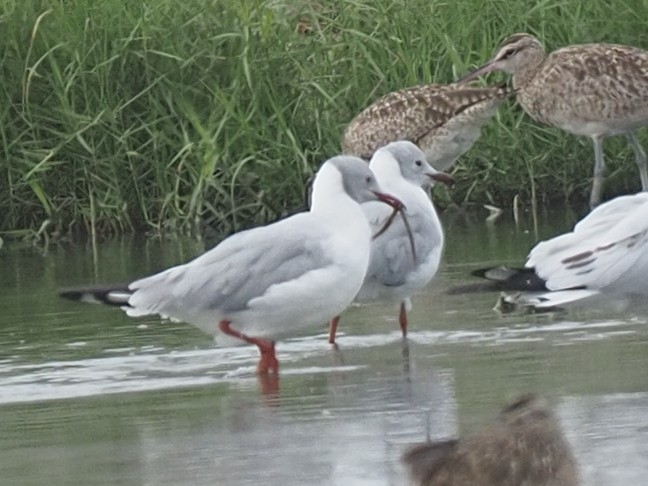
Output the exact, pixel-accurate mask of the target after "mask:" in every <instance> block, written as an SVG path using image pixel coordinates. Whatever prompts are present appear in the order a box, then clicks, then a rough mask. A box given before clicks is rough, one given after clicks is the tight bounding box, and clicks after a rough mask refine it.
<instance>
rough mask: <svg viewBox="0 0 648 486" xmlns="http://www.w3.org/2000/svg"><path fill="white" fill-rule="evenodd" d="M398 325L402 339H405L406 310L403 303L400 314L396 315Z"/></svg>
mask: <svg viewBox="0 0 648 486" xmlns="http://www.w3.org/2000/svg"><path fill="white" fill-rule="evenodd" d="M398 323H399V324H400V328H401V331H402V332H403V337H407V308H406V305H405V301H403V302H401V305H400V313H399V314H398Z"/></svg>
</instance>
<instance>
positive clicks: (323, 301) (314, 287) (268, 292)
mask: <svg viewBox="0 0 648 486" xmlns="http://www.w3.org/2000/svg"><path fill="white" fill-rule="evenodd" d="M369 201H376V202H377V203H380V204H381V205H385V206H386V207H388V206H391V207H392V208H394V209H395V210H403V209H404V206H403V204H402V203H401V202H400V201H399V200H398V199H396V198H395V197H393V196H390V195H389V194H386V193H384V192H383V190H382V189H381V187H380V185H379V184H378V182H377V181H376V177H375V176H374V174H373V173H372V172H371V170H370V169H369V167H367V164H366V163H365V162H364V161H362V160H361V159H359V158H356V157H351V156H337V157H333V158H331V159H329V160H328V161H326V162H325V163H324V164H323V165H322V167H321V168H320V170H319V171H318V172H317V175H316V177H315V181H314V184H313V194H312V206H311V208H310V210H309V211H306V212H301V213H298V214H295V215H293V216H290V217H288V218H285V219H283V220H281V221H278V222H276V223H273V224H269V225H267V226H261V227H257V228H254V229H250V230H247V231H241V232H239V233H236V234H234V235H232V236H230V237H228V238H226V239H225V240H224V241H222V242H221V243H220V244H219V245H217V246H216V247H214V248H213V249H211V250H209V251H208V252H206V253H204V254H203V255H201V256H199V257H198V258H196V259H194V260H192V261H190V262H188V263H185V264H183V265H178V266H176V267H173V268H170V269H168V270H165V271H163V272H160V273H158V274H155V275H152V276H150V277H147V278H143V279H140V280H135V281H134V282H132V283H130V284H128V285H122V286H115V287H104V288H86V289H74V290H66V291H62V292H61V296H63V297H66V298H70V299H74V300H83V301H95V302H101V303H105V304H110V305H115V306H119V307H122V308H123V309H125V310H126V312H127V313H128V314H129V315H131V316H140V315H149V314H159V315H161V316H164V317H168V318H171V319H174V320H179V321H184V322H187V323H190V324H193V325H194V326H196V327H198V328H200V329H202V330H203V331H205V332H207V333H209V334H212V335H213V336H214V337H215V340H216V342H217V343H219V344H221V345H223V344H224V345H231V344H242V343H248V344H253V345H255V346H257V347H258V348H259V351H260V353H261V359H260V361H259V365H258V368H257V370H258V373H259V374H260V375H267V374H269V373H272V374H275V373H277V372H278V369H279V362H278V360H277V358H276V356H275V341H276V340H277V339H279V338H283V337H287V336H291V335H293V334H295V333H297V332H300V331H302V330H304V329H308V328H310V327H316V326H318V325H321V324H323V323H325V322H328V321H329V320H330V319H331V318H332V317H333V316H336V315H338V314H340V313H341V312H342V311H343V310H344V309H345V308H346V307H347V306H348V305H349V304H351V302H352V301H353V299H354V297H355V295H356V294H357V293H358V290H359V289H360V287H361V285H362V282H363V280H364V277H365V274H366V272H367V266H368V264H369V254H370V242H371V236H372V231H371V228H370V226H369V223H368V221H367V218H366V217H365V215H364V212H363V210H362V207H361V204H362V203H366V202H369ZM388 211H389V210H388Z"/></svg>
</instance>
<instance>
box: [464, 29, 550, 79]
mask: <svg viewBox="0 0 648 486" xmlns="http://www.w3.org/2000/svg"><path fill="white" fill-rule="evenodd" d="M544 58H545V50H544V48H543V47H542V44H541V43H540V41H539V40H538V39H537V38H536V37H535V36H532V35H531V34H526V33H520V34H513V35H512V36H510V37H507V38H506V39H504V41H503V42H502V43H501V44H500V46H499V48H498V49H497V51H496V52H495V54H494V55H493V57H492V58H491V60H490V61H488V62H487V63H486V64H484V65H483V66H480V67H479V68H477V69H475V70H474V71H472V72H470V73H468V74H467V75H466V76H464V77H463V78H461V79H460V80H459V81H458V82H459V83H465V82H468V81H471V80H473V79H475V78H477V77H479V76H481V75H483V74H486V73H489V72H491V71H504V72H506V73H508V74H513V75H515V74H517V73H520V72H522V71H524V70H526V69H528V68H530V67H531V66H535V65H537V64H539V63H541V62H542V60H543V59H544Z"/></svg>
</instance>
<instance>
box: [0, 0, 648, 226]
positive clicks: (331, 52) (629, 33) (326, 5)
mask: <svg viewBox="0 0 648 486" xmlns="http://www.w3.org/2000/svg"><path fill="white" fill-rule="evenodd" d="M0 5H1V6H2V8H1V9H0V12H1V13H0V55H1V62H0V69H1V72H2V78H1V83H0V91H1V93H2V100H1V101H0V232H4V231H9V230H28V229H29V230H32V231H37V230H38V229H39V228H41V227H43V223H44V222H47V223H48V224H47V226H46V227H47V228H49V230H50V231H56V232H59V233H67V232H70V231H72V232H85V231H88V232H94V233H95V234H104V235H105V234H116V233H123V232H129V231H142V230H149V231H162V230H171V231H194V230H196V229H198V228H200V227H202V226H209V227H212V228H215V229H216V230H217V231H219V232H223V233H227V232H230V231H233V230H235V229H238V228H241V227H244V226H249V225H252V224H256V223H260V222H266V221H268V220H271V219H273V218H276V217H277V216H280V215H283V214H286V213H290V212H293V211H295V210H297V209H299V208H300V207H301V206H302V200H303V197H302V192H303V186H304V182H305V180H306V178H307V177H308V176H309V175H311V174H312V173H313V172H314V171H315V170H316V169H317V167H318V165H319V164H320V163H321V162H322V161H323V160H324V159H325V158H327V157H329V156H331V155H334V154H336V153H337V152H338V151H339V139H340V134H341V132H342V130H343V127H344V124H345V123H346V122H347V121H348V120H349V119H350V118H351V117H352V116H353V115H354V114H355V113H357V112H358V111H360V110H361V109H362V108H364V107H365V106H366V105H367V104H369V103H370V102H372V101H373V100H375V99H376V98H377V97H379V96H380V95H382V94H384V93H387V92H389V91H392V90H395V89H399V88H402V87H406V86H410V85H415V84H420V83H428V82H449V81H452V80H453V79H455V78H456V77H457V76H459V75H461V74H462V73H464V72H466V71H467V70H468V69H469V68H470V67H472V66H474V65H477V64H479V63H481V62H483V61H485V60H486V59H487V58H489V57H490V55H491V54H492V52H493V50H494V49H495V48H496V46H497V45H498V43H499V42H500V41H501V40H502V38H503V37H506V36H507V35H509V34H511V33H513V32H518V31H530V32H533V33H535V34H537V35H538V36H539V37H540V38H542V39H543V40H544V41H545V42H546V45H547V48H548V49H554V48H557V47H559V46H561V45H564V44H568V43H575V42H597V41H608V42H619V43H626V44H632V45H637V46H642V47H645V48H648V30H646V28H645V20H644V19H646V18H648V4H647V3H646V2H644V1H642V0H620V1H617V2H614V3H613V5H612V4H611V3H609V2H605V1H603V0H592V1H590V2H588V3H587V8H586V9H585V8H584V7H582V6H581V5H582V2H578V1H575V0H573V1H566V0H563V1H541V2H536V1H534V2H525V1H520V2H511V1H509V0H470V1H453V2H445V1H435V0H412V1H408V2H394V1H392V0H355V1H350V0H336V1H325V0H320V1H315V0H310V1H309V0H269V1H261V0H219V1H215V0H212V1H205V0H184V1H182V2H176V1H170V0H149V1H148V2H134V1H130V0H104V1H102V2H96V1H94V0H76V1H74V2H72V1H70V0H58V1H56V0H47V1H46V0H40V1H38V0H0ZM584 10H586V11H584ZM300 22H301V25H302V26H306V25H307V26H308V30H309V31H308V32H306V33H304V32H300V31H299V30H300V29H297V26H298V24H300ZM302 30H303V29H302ZM645 142H646V139H645V137H644V143H645ZM605 148H606V153H607V154H608V160H609V172H608V174H609V177H608V179H607V185H606V191H607V192H606V193H607V195H608V196H611V195H614V194H617V193H625V192H631V191H635V190H637V189H638V188H639V182H638V180H639V179H638V175H637V171H636V168H635V166H634V163H633V162H632V160H633V159H632V154H631V151H630V150H629V149H628V148H627V147H626V146H625V143H624V140H609V141H608V142H606V145H605ZM592 168H593V152H592V148H591V146H590V142H589V141H588V140H586V139H579V138H577V137H574V136H570V135H567V134H564V133H562V132H560V131H559V130H557V129H552V128H547V127H541V126H538V125H536V124H534V123H532V122H531V120H530V119H529V118H528V117H527V116H525V115H523V114H522V113H521V110H520V109H519V108H517V107H515V106H513V105H511V106H507V107H505V108H503V109H502V110H501V111H500V113H499V114H498V116H497V118H496V119H495V120H494V121H493V122H492V123H490V124H489V125H488V126H487V127H486V129H485V130H484V135H483V137H482V138H481V140H480V141H479V142H478V143H477V144H476V146H475V147H474V148H473V150H472V151H470V152H469V153H468V154H467V155H466V156H464V157H463V158H462V159H461V160H460V162H459V163H458V164H457V165H456V166H455V168H454V171H455V174H456V176H457V178H459V179H460V183H459V184H458V185H457V187H456V188H455V189H454V190H453V191H452V192H450V196H449V197H451V198H452V200H453V201H454V202H457V203H459V204H468V203H483V202H491V203H495V204H500V205H510V203H511V200H512V198H513V197H514V196H515V195H516V194H520V197H521V199H522V201H523V202H524V203H526V204H530V203H529V197H530V194H531V187H532V184H531V183H530V175H532V174H533V175H534V187H535V191H536V193H537V196H538V199H539V202H540V203H541V204H542V203H550V202H554V201H564V200H565V199H568V200H570V201H574V202H578V203H580V202H583V201H585V200H586V197H587V195H588V193H589V187H590V176H591V171H592ZM444 194H445V193H440V196H441V197H446V196H444ZM442 202H443V203H448V202H449V201H447V200H446V201H442ZM0 234H1V233H0Z"/></svg>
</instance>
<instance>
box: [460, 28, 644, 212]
mask: <svg viewBox="0 0 648 486" xmlns="http://www.w3.org/2000/svg"><path fill="white" fill-rule="evenodd" d="M491 71H504V72H506V73H508V74H511V75H512V77H513V88H514V90H515V93H516V97H517V101H518V103H519V104H520V105H521V106H522V108H523V109H524V111H525V112H526V113H527V114H528V115H529V116H531V118H533V119H534V120H536V121H538V122H541V123H545V124H547V125H553V126H555V127H558V128H561V129H563V130H565V131H567V132H569V133H572V134H575V135H586V136H588V137H590V138H591V139H592V141H593V143H594V158H595V165H594V180H593V183H592V193H591V195H590V207H594V206H596V205H598V204H599V203H600V202H601V193H602V189H603V177H604V172H605V160H604V157H603V139H604V138H606V137H609V136H612V135H621V134H625V135H626V136H627V138H628V141H629V143H630V146H631V147H632V149H633V151H634V153H635V160H636V163H637V166H638V167H639V175H640V177H641V187H642V189H643V190H644V191H645V190H648V171H647V169H646V153H645V152H644V150H643V148H642V147H641V145H640V143H639V141H638V140H637V137H636V135H635V131H636V130H637V129H638V128H640V127H642V126H644V125H646V124H648V51H644V50H642V49H638V48H636V47H630V46H623V45H616V44H581V45H573V46H567V47H563V48H561V49H558V50H556V51H553V52H551V53H550V54H547V53H546V52H545V50H544V48H543V46H542V44H541V43H540V41H539V40H538V39H537V38H536V37H534V36H532V35H530V34H515V35H512V36H510V37H509V38H508V39H506V40H505V41H504V42H503V43H502V45H501V46H500V47H499V49H498V50H497V52H496V53H495V55H494V56H493V58H492V59H491V60H490V61H488V62H487V63H486V64H484V65H483V66H481V67H480V68H478V69H476V70H475V71H473V72H471V73H469V74H468V75H466V76H464V77H463V78H462V79H461V80H460V81H459V83H463V82H467V81H470V80H473V79H475V78H476V77H478V76H480V75H482V74H485V73H488V72H491Z"/></svg>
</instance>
